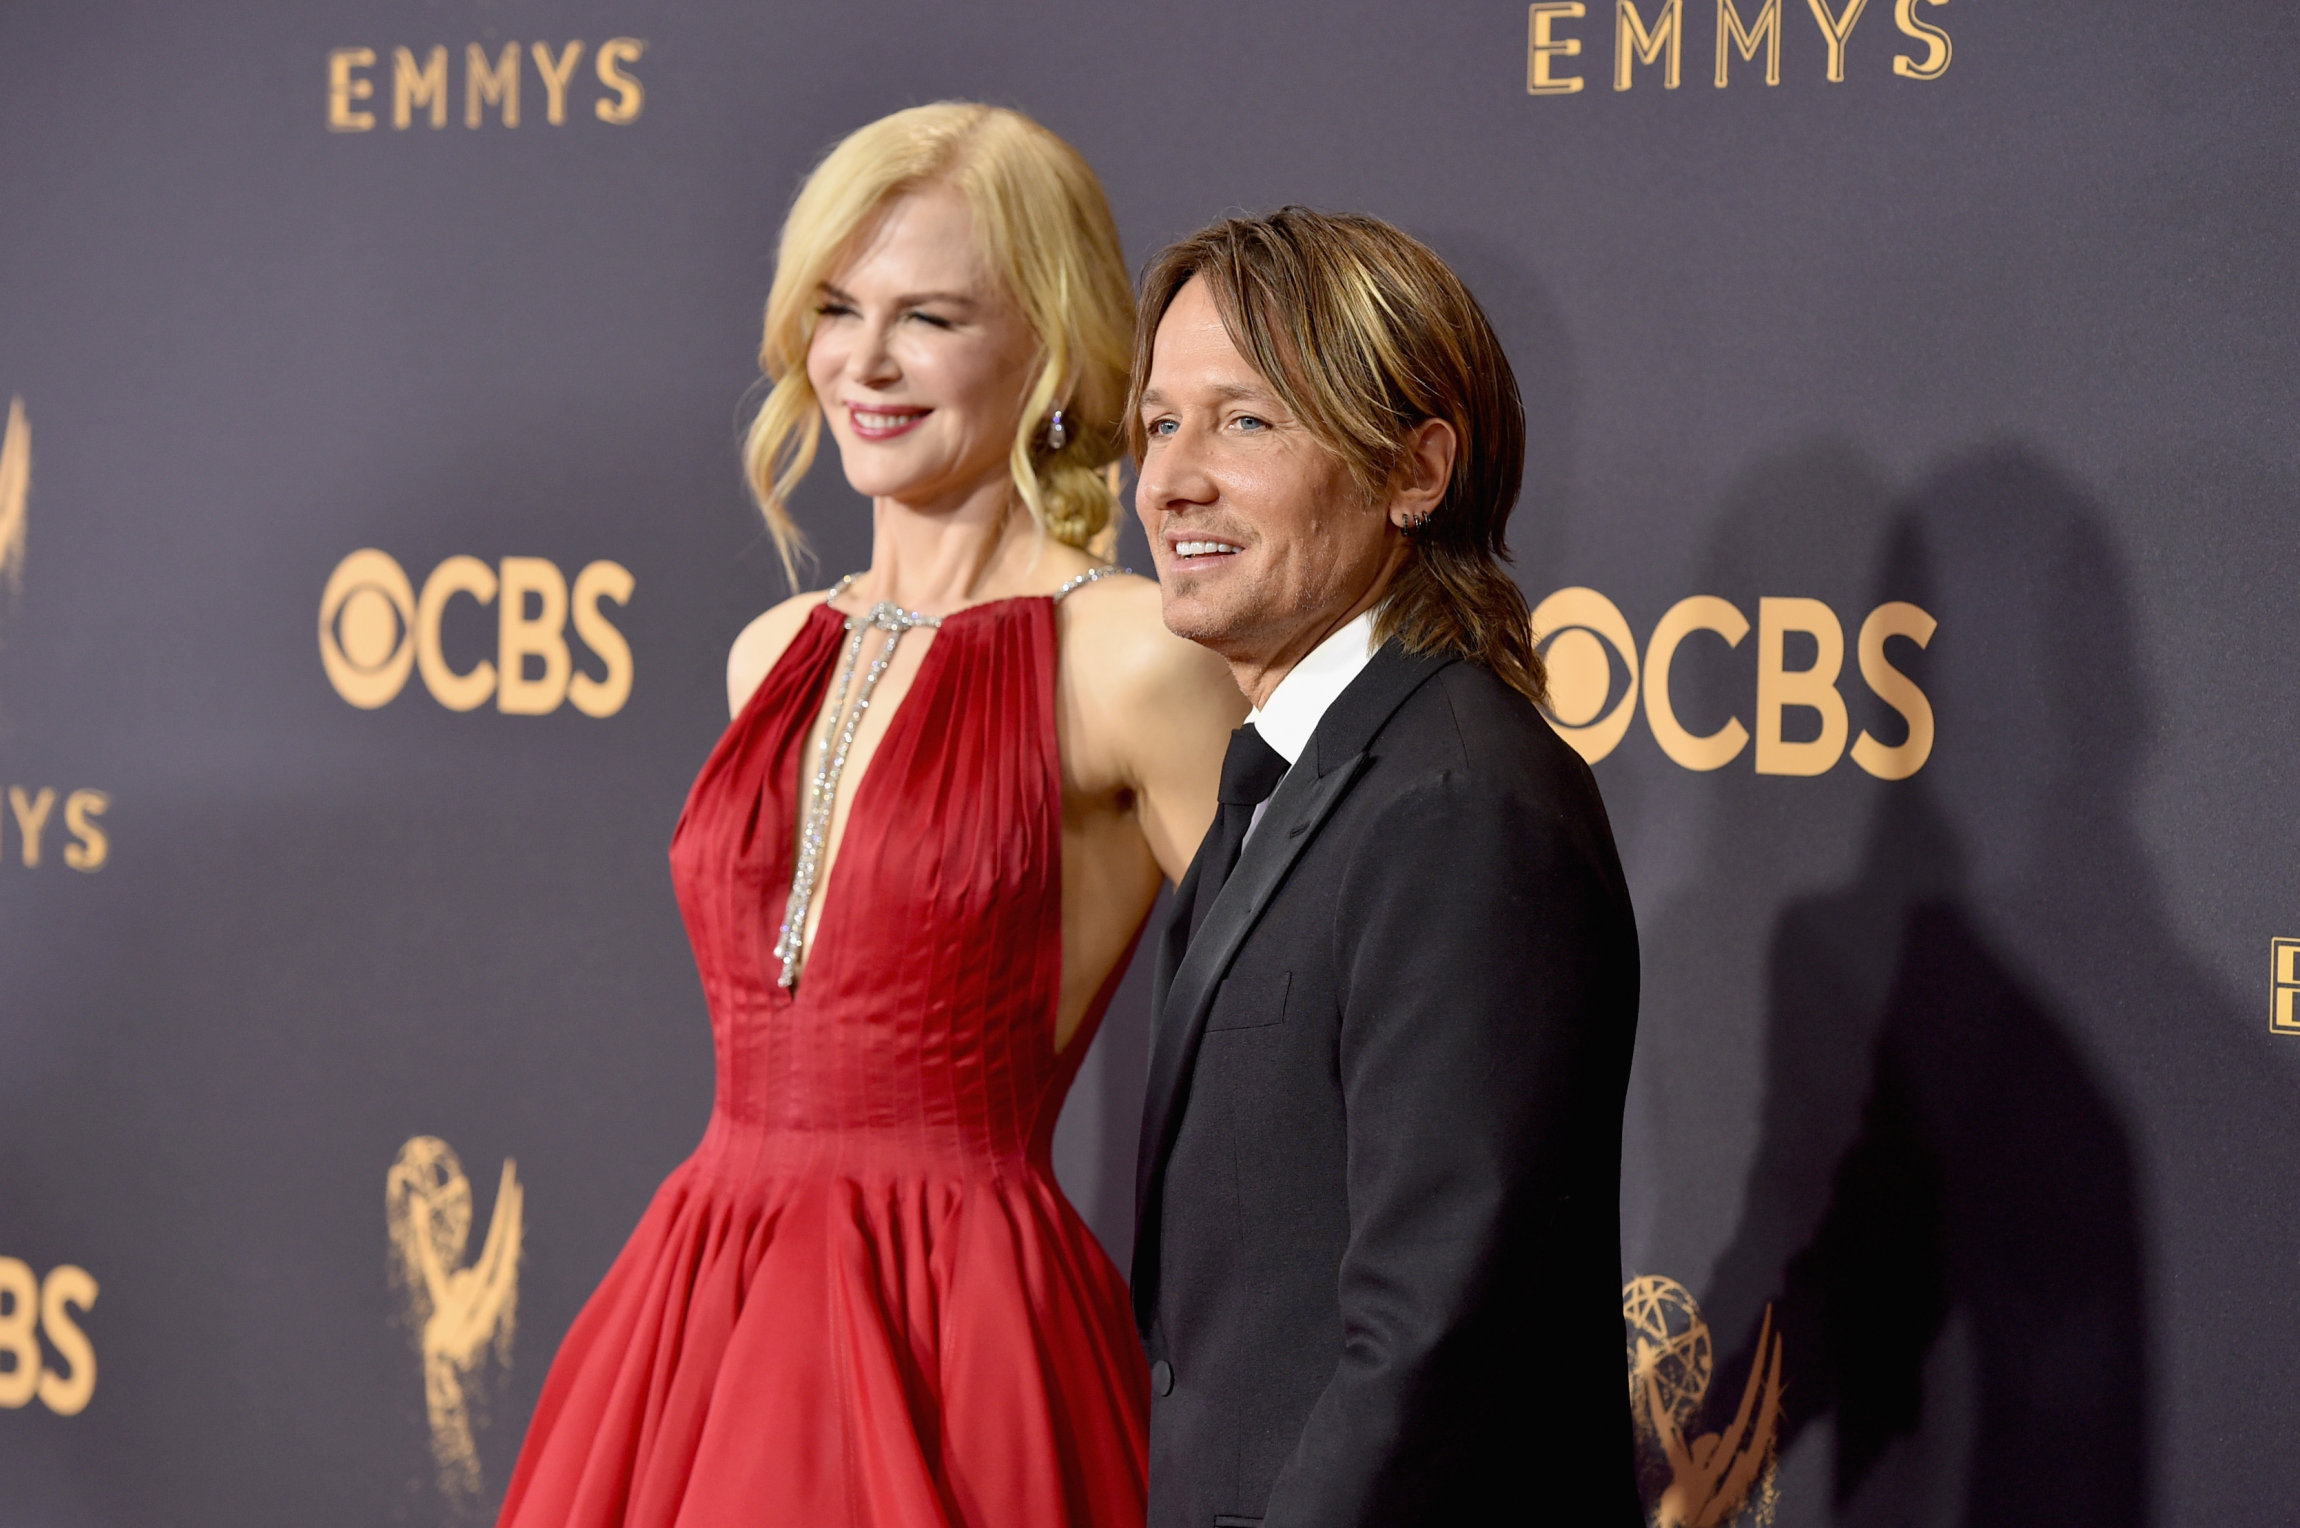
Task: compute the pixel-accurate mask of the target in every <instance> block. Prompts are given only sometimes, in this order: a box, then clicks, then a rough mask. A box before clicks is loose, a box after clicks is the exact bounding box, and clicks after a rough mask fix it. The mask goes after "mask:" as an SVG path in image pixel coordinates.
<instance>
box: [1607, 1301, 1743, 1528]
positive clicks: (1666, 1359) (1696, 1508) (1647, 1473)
mask: <svg viewBox="0 0 2300 1528" xmlns="http://www.w3.org/2000/svg"><path fill="white" fill-rule="evenodd" d="M1621 1315H1622V1321H1623V1324H1624V1326H1626V1328H1627V1329H1628V1338H1629V1405H1630V1409H1631V1411H1632V1412H1633V1414H1634V1415H1635V1417H1636V1419H1637V1436H1638V1454H1639V1460H1638V1466H1639V1475H1640V1485H1641V1487H1642V1488H1643V1494H1644V1497H1645V1501H1646V1506H1647V1510H1648V1512H1649V1513H1650V1514H1651V1516H1652V1521H1653V1528H1727V1525H1730V1524H1737V1523H1743V1522H1746V1523H1749V1524H1752V1525H1755V1528H1763V1525H1766V1524H1770V1523H1771V1522H1772V1521H1773V1517H1774V1512H1775V1509H1776V1506H1777V1505H1778V1498H1777V1493H1776V1490H1775V1485H1774V1477H1775V1473H1776V1472H1775V1455H1776V1451H1777V1443H1778V1439H1779V1433H1780V1426H1781V1337H1780V1334H1779V1333H1777V1332H1775V1331H1774V1330H1773V1308H1772V1307H1771V1306H1770V1305H1768V1306H1767V1307H1765V1319H1764V1323H1763V1325H1762V1326H1761V1328H1760V1329H1759V1332H1758V1336H1757V1355H1756V1360H1755V1362H1754V1363H1752V1364H1751V1365H1750V1368H1749V1382H1748V1384H1747V1385H1745V1386H1743V1387H1742V1391H1741V1403H1740V1405H1739V1406H1738V1407H1737V1408H1736V1409H1735V1411H1734V1414H1733V1421H1732V1423H1731V1425H1729V1426H1728V1427H1726V1429H1725V1430H1724V1431H1723V1432H1699V1433H1697V1431H1696V1430H1697V1429H1698V1428H1699V1426H1700V1424H1701V1420H1702V1415H1703V1405H1702V1403H1703V1402H1704V1401H1705V1400H1707V1398H1708V1394H1709V1380H1710V1376H1711V1372H1712V1368H1713V1365H1714V1357H1715V1355H1714V1352H1713V1350H1712V1346H1711V1343H1710V1338H1709V1323H1708V1322H1706V1321H1705V1320H1703V1319H1702V1316H1701V1307H1700V1306H1699V1305H1698V1304H1697V1303H1696V1302H1695V1301H1694V1299H1693V1296H1692V1294H1691V1292H1690V1291H1688V1290H1687V1289H1686V1288H1685V1286H1684V1285H1682V1284H1680V1283H1678V1282H1677V1281H1676V1280H1675V1279H1670V1278H1664V1277H1662V1276H1660V1275H1659V1274H1649V1275H1646V1276H1644V1277H1642V1278H1636V1279H1632V1280H1630V1281H1629V1283H1628V1284H1627V1286H1625V1287H1624V1288H1623V1289H1622V1291H1621ZM1689 1434H1691V1435H1692V1436H1688V1435H1689Z"/></svg>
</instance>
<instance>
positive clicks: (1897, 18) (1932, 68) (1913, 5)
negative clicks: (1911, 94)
mask: <svg viewBox="0 0 2300 1528" xmlns="http://www.w3.org/2000/svg"><path fill="white" fill-rule="evenodd" d="M1925 3H1926V4H1927V5H1946V4H1948V3H1949V0H1925ZM1893 25H1894V26H1897V27H1899V28H1900V29H1901V31H1902V32H1903V33H1905V34H1907V35H1908V36H1910V37H1914V38H1915V39H1917V41H1919V42H1921V43H1923V44H1924V45H1925V61H1924V62H1923V63H1921V64H1920V63H1918V62H1917V61H1916V60H1915V59H1913V58H1911V57H1909V55H1907V54H1906V53H1896V54H1894V55H1893V73H1895V74H1897V75H1899V76H1900V77H1901V78H1902V79H1905V80H1937V79H1939V78H1940V77H1941V76H1942V75H1944V74H1946V73H1948V72H1949V54H1950V52H1951V51H1952V50H1953V48H1954V45H1953V44H1952V43H1951V42H1950V41H1949V34H1948V33H1946V32H1944V31H1942V30H1941V29H1940V28H1939V27H1937V26H1934V25H1933V24H1932V23H1931V22H1929V21H1920V20H1918V19H1917V0H1893Z"/></svg>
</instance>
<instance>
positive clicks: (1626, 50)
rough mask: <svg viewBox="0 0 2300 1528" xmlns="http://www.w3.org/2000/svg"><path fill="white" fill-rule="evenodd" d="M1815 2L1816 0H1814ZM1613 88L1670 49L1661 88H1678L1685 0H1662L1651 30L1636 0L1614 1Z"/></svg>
mask: <svg viewBox="0 0 2300 1528" xmlns="http://www.w3.org/2000/svg"><path fill="white" fill-rule="evenodd" d="M1815 3H1816V4H1817V3H1818V0H1815ZM1613 4H1614V10H1613V88H1614V89H1616V90H1627V89H1628V88H1629V86H1630V84H1631V75H1632V72H1633V71H1634V70H1635V69H1636V67H1637V65H1639V64H1650V63H1652V62H1653V61H1654V60H1655V59H1657V58H1661V57H1662V49H1663V48H1664V47H1666V48H1667V49H1668V50H1669V53H1668V57H1667V58H1666V60H1664V61H1663V63H1662V65H1661V88H1662V89H1664V90H1675V89H1676V88H1677V76H1678V63H1679V61H1680V60H1679V54H1680V53H1681V52H1682V51H1683V49H1682V47H1681V46H1680V45H1681V44H1682V43H1683V42H1684V40H1685V0H1663V4H1662V7H1661V15H1660V16H1659V18H1657V19H1656V20H1655V21H1654V23H1653V29H1652V30H1651V31H1647V30H1646V29H1645V21H1644V18H1643V17H1641V16H1639V15H1638V14H1637V5H1636V0H1613Z"/></svg>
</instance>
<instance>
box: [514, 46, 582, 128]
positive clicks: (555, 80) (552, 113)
mask: <svg viewBox="0 0 2300 1528" xmlns="http://www.w3.org/2000/svg"><path fill="white" fill-rule="evenodd" d="M527 51H528V52H530V53H532V54H534V55H535V72H536V73H537V74H540V75H542V76H543V120H544V121H546V122H548V123H550V124H551V125H552V126H553V127H558V126H561V125H562V124H564V123H565V122H566V120H567V81H568V80H569V79H570V78H572V77H573V76H574V73H575V60H577V59H578V58H581V57H582V56H583V44H581V43H580V42H571V43H569V44H568V45H567V49H566V51H565V52H563V53H561V54H560V55H559V58H558V61H557V62H556V63H555V62H553V61H552V58H551V50H550V49H549V48H547V47H545V46H544V45H543V44H542V43H533V44H530V45H529V47H528V50H527Z"/></svg>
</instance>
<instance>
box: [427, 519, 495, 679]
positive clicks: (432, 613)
mask: <svg viewBox="0 0 2300 1528" xmlns="http://www.w3.org/2000/svg"><path fill="white" fill-rule="evenodd" d="M458 594H468V595H470V596H471V597H472V598H473V599H474V600H477V601H478V602H479V603H480V604H482V605H485V604H487V603H489V602H491V601H492V600H493V599H494V598H495V570H494V569H493V568H491V567H489V566H488V565H487V564H486V563H483V562H481V561H480V560H479V559H478V558H476V557H450V558H448V559H447V561H445V562H443V563H441V564H440V565H439V566H438V567H436V568H434V569H432V570H431V576H430V577H429V578H427V579H425V580H424V581H423V595H422V597H421V598H420V599H418V600H417V601H416V602H415V662H416V666H417V667H418V668H419V669H421V670H422V672H423V685H424V688H425V689H427V690H429V691H431V694H432V698H433V699H435V700H437V701H438V702H439V703H440V704H441V705H443V706H445V707H447V709H448V710H450V711H470V710H473V709H475V708H477V707H479V706H483V705H485V704H486V703H487V697H488V696H490V695H492V694H494V693H495V665H494V664H492V663H489V662H488V661H487V660H486V659H485V658H482V659H480V660H479V661H478V662H477V663H475V664H473V665H472V667H471V672H470V673H468V674H458V673H457V672H455V670H454V669H452V668H449V667H448V666H447V654H446V652H445V651H444V650H443V649H442V648H441V646H440V642H439V623H440V620H441V618H442V617H443V616H444V615H445V614H446V612H447V602H448V601H449V600H451V599H453V598H455V596H457V595H458Z"/></svg>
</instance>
